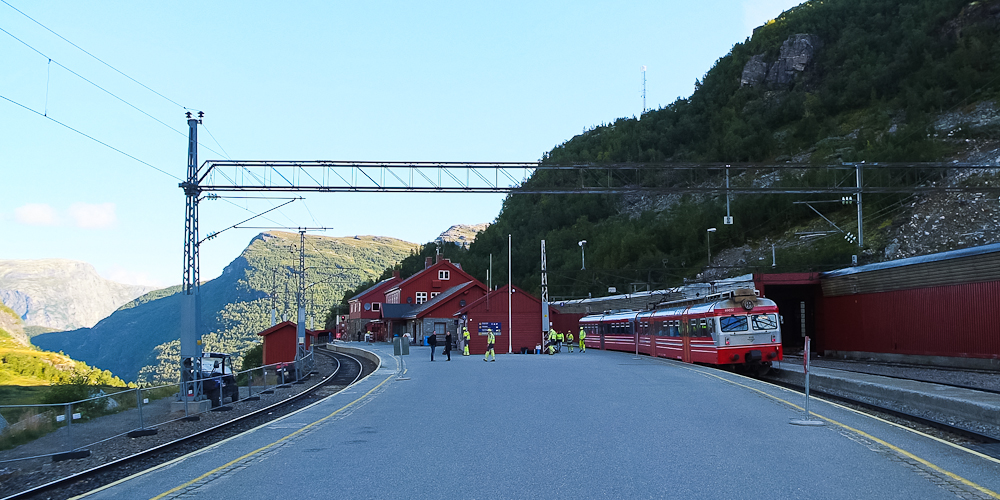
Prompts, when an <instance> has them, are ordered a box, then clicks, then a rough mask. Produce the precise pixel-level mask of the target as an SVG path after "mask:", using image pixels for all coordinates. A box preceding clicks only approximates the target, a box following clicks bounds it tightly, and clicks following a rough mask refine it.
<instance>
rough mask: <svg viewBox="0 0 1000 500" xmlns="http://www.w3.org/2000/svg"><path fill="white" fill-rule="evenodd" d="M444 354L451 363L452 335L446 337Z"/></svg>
mask: <svg viewBox="0 0 1000 500" xmlns="http://www.w3.org/2000/svg"><path fill="white" fill-rule="evenodd" d="M444 353H445V354H447V355H448V361H451V334H450V333H449V334H448V335H445V336H444Z"/></svg>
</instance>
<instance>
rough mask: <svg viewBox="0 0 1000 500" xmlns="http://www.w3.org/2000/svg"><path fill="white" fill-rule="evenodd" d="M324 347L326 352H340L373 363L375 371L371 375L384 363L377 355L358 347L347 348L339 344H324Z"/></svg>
mask: <svg viewBox="0 0 1000 500" xmlns="http://www.w3.org/2000/svg"><path fill="white" fill-rule="evenodd" d="M325 347H326V349H327V350H330V351H333V352H342V353H344V354H350V355H352V356H357V357H359V358H365V359H367V360H368V361H371V362H372V363H375V370H373V371H372V373H375V372H377V371H378V370H379V369H381V368H382V365H383V364H385V362H384V361H383V360H382V356H379V354H378V353H376V352H372V351H366V350H364V349H361V348H358V347H348V346H346V345H340V344H326V346H325Z"/></svg>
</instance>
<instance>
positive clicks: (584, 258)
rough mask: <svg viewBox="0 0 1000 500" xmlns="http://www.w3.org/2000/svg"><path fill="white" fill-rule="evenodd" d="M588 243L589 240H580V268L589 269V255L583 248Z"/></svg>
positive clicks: (582, 269)
mask: <svg viewBox="0 0 1000 500" xmlns="http://www.w3.org/2000/svg"><path fill="white" fill-rule="evenodd" d="M586 244H587V240H580V242H579V243H577V245H580V270H581V271H585V270H587V256H586V254H585V252H584V250H583V246H584V245H586Z"/></svg>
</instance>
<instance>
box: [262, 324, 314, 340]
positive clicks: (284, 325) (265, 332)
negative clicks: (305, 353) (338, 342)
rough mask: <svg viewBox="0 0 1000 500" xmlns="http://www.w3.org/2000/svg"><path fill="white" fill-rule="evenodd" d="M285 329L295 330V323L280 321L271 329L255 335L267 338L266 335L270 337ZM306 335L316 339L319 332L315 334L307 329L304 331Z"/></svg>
mask: <svg viewBox="0 0 1000 500" xmlns="http://www.w3.org/2000/svg"><path fill="white" fill-rule="evenodd" d="M285 328H292V329H293V330H294V329H295V328H296V325H295V323H293V322H291V321H282V322H281V323H278V324H276V325H274V326H272V327H271V328H268V329H267V330H264V331H262V332H259V333H257V335H260V336H262V337H266V336H268V335H270V334H272V333H276V332H279V331H281V330H284V329H285ZM306 335H309V336H311V337H316V336H318V335H319V332H316V331H313V330H310V329H308V328H307V329H306Z"/></svg>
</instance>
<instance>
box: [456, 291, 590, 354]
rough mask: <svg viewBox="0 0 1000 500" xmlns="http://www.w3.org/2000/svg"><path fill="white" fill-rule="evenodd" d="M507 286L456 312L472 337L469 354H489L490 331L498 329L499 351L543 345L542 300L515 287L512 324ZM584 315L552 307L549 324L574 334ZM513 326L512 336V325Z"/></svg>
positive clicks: (504, 351) (533, 347)
mask: <svg viewBox="0 0 1000 500" xmlns="http://www.w3.org/2000/svg"><path fill="white" fill-rule="evenodd" d="M507 296H508V295H507V286H506V285H505V286H504V287H503V288H500V289H497V290H493V291H492V292H490V293H489V294H488V295H486V296H484V297H482V298H480V299H479V300H477V301H475V302H473V303H471V304H469V305H467V306H465V307H463V308H462V309H459V311H458V312H456V313H455V316H456V317H458V318H463V319H464V321H465V324H466V325H467V327H468V328H469V333H470V334H471V336H472V338H471V339H470V341H469V352H470V353H472V354H483V353H485V352H486V337H487V333H486V331H487V329H488V328H490V327H492V328H494V329H496V328H499V329H500V334H499V335H497V336H496V346H495V349H496V352H497V354H502V353H506V352H508V349H509V350H510V351H511V352H515V353H519V352H521V349H522V348H528V349H530V350H532V351H534V349H535V346H537V345H539V344H541V343H542V301H541V300H539V299H537V298H535V296H533V295H531V294H530V293H526V292H525V291H524V290H521V289H520V288H518V287H516V286H515V287H514V292H513V293H512V294H511V295H510V296H511V304H512V306H513V307H512V309H511V310H510V313H509V314H510V321H508V310H507ZM582 316H583V315H582V314H561V313H559V312H558V311H556V310H555V308H553V307H551V306H550V307H549V322H550V323H551V325H552V327H553V328H555V329H556V330H557V331H567V332H568V331H573V332H574V334H575V331H576V330H577V329H579V326H578V325H579V319H580V318H581V317H582ZM510 324H513V336H511V329H510V328H509V325H510Z"/></svg>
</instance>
